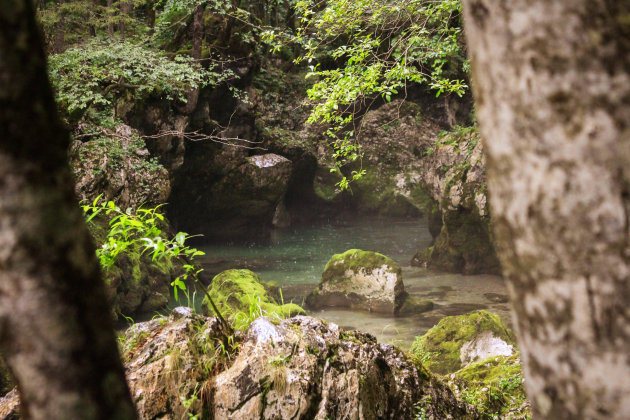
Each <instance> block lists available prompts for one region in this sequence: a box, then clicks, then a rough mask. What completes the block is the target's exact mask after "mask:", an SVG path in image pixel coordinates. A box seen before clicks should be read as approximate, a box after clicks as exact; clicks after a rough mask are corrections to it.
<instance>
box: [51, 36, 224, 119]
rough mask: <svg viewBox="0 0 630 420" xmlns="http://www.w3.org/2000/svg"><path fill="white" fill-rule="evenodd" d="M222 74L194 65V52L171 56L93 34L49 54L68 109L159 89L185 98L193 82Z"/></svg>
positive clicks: (201, 83) (203, 82)
mask: <svg viewBox="0 0 630 420" xmlns="http://www.w3.org/2000/svg"><path fill="white" fill-rule="evenodd" d="M223 77H227V75H225V74H223V75H221V76H220V75H219V74H218V73H213V72H212V71H210V70H207V69H199V68H196V67H195V66H194V65H193V60H192V59H191V58H189V57H183V56H176V57H175V59H174V60H169V59H168V58H167V57H166V55H165V54H164V53H162V52H159V51H155V50H152V49H150V48H147V47H145V46H142V45H138V44H133V43H131V42H128V41H119V42H107V41H101V40H94V41H92V42H90V43H88V44H86V45H84V46H81V47H77V48H71V49H69V50H66V51H65V52H63V53H61V54H57V55H53V56H52V57H50V78H51V81H52V82H53V85H54V87H55V89H56V91H57V100H58V101H59V103H60V104H61V105H62V107H63V108H64V109H66V110H67V111H68V113H69V114H74V113H77V112H82V111H85V110H86V109H87V108H88V107H90V106H91V105H95V104H100V105H105V106H111V105H112V102H113V100H114V97H115V96H116V94H120V92H122V91H125V90H126V91H132V92H133V93H134V94H135V95H137V96H139V95H142V94H147V93H150V94H155V95H159V96H161V97H165V98H167V99H177V100H180V101H183V102H185V101H186V91H187V89H189V88H194V87H197V86H205V85H208V84H214V83H217V82H219V81H220V80H221V79H222V78H223Z"/></svg>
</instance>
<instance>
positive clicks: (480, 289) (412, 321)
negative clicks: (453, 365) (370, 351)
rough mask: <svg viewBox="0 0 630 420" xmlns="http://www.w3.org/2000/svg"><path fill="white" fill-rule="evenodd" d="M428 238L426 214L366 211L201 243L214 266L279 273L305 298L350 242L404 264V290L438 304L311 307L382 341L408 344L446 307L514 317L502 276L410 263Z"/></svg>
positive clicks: (295, 296) (274, 276)
mask: <svg viewBox="0 0 630 420" xmlns="http://www.w3.org/2000/svg"><path fill="white" fill-rule="evenodd" d="M430 243H431V235H430V234H429V231H428V227H427V224H426V221H424V220H422V219H420V220H399V219H380V218H378V219H375V218H365V219H353V220H348V221H342V222H335V223H331V224H323V225H318V226H313V227H300V228H293V229H288V230H284V231H278V232H274V234H273V235H272V237H271V239H269V240H267V241H264V242H259V243H250V244H236V243H232V244H212V245H206V246H202V247H200V249H202V250H203V251H205V252H206V256H204V257H203V259H201V260H200V261H199V262H200V263H202V265H203V266H204V268H205V269H206V270H207V271H208V272H210V273H211V274H216V273H219V272H221V271H222V270H225V269H229V268H247V269H250V270H252V271H255V272H256V273H258V275H260V277H261V278H262V279H263V280H266V281H274V282H276V283H278V284H279V285H280V286H281V287H282V290H283V295H284V299H285V302H287V301H293V302H295V303H298V304H301V303H302V301H303V299H304V298H305V297H306V296H307V295H308V293H309V292H310V291H311V290H312V289H314V288H315V287H316V286H317V284H318V283H319V280H320V278H321V274H322V271H323V269H324V266H325V265H326V262H328V260H329V259H330V257H331V256H332V255H333V254H337V253H341V252H344V251H346V250H348V249H350V248H359V249H363V250H369V251H376V252H380V253H382V254H385V255H387V256H389V257H390V258H392V259H394V260H395V261H396V262H398V263H399V264H400V265H401V266H402V267H403V282H404V284H405V290H406V291H407V292H409V293H410V294H412V295H414V296H418V297H421V298H423V299H430V300H432V301H433V302H434V304H435V307H434V309H433V310H431V311H429V312H425V313H423V314H420V315H413V316H406V317H394V316H386V315H382V314H373V313H369V312H363V311H353V310H349V309H341V308H327V309H324V310H319V311H310V312H309V314H310V315H313V316H316V317H320V318H323V319H325V320H327V321H331V322H334V323H336V324H338V325H340V326H342V327H344V328H347V329H360V330H363V331H367V332H369V333H371V334H373V335H375V336H376V337H377V338H378V339H379V341H382V342H391V343H395V344H397V345H399V346H401V347H402V348H403V349H406V348H408V347H409V345H410V344H411V343H412V342H413V339H414V338H415V337H417V336H419V335H422V334H423V333H425V332H426V331H427V330H428V329H429V328H431V327H432V326H433V325H435V324H436V323H437V322H438V321H439V320H440V319H441V318H442V317H444V316H447V315H458V314H462V313H465V312H468V311H471V310H474V309H481V308H485V309H489V310H491V311H493V312H495V313H498V314H499V315H501V317H502V318H503V319H504V320H505V321H506V322H508V324H509V323H510V318H509V307H508V304H507V303H505V299H506V298H505V295H506V290H505V285H504V282H503V279H502V278H501V277H498V276H491V275H476V276H464V275H458V274H450V273H441V272H435V271H430V270H426V269H423V268H418V267H412V266H410V264H409V261H410V260H411V258H412V256H413V255H414V254H415V253H416V252H417V251H418V250H419V249H421V248H423V247H426V246H429V245H430Z"/></svg>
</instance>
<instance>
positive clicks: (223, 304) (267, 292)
mask: <svg viewBox="0 0 630 420" xmlns="http://www.w3.org/2000/svg"><path fill="white" fill-rule="evenodd" d="M276 290H277V288H276V287H275V286H274V285H273V284H266V283H265V282H263V281H262V280H261V279H260V277H258V275H257V274H256V273H254V272H253V271H250V270H237V269H233V270H226V271H223V272H222V273H219V274H217V275H216V276H215V277H214V278H213V279H212V284H211V286H210V287H209V288H208V293H209V294H210V296H211V297H212V300H213V301H214V303H215V305H216V306H217V309H218V310H219V311H220V312H221V314H222V315H223V316H224V317H229V318H231V319H232V321H233V323H234V324H235V326H236V327H237V328H239V327H246V326H247V325H249V322H251V321H252V320H253V319H254V318H257V317H259V316H271V317H276V318H287V317H290V316H293V315H297V314H304V313H305V311H304V309H302V308H301V307H300V306H298V305H296V304H293V303H287V304H282V303H279V302H277V300H276V299H274V297H273V295H274V294H276V293H277V292H276ZM202 307H203V312H204V314H206V315H211V316H212V315H214V312H213V309H212V307H211V305H210V302H209V301H208V298H207V297H205V298H204V300H203V304H202Z"/></svg>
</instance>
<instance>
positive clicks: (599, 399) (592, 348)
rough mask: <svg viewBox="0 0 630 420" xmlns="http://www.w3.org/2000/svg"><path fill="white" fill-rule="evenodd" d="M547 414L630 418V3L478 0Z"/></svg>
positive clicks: (522, 289) (499, 163)
mask: <svg viewBox="0 0 630 420" xmlns="http://www.w3.org/2000/svg"><path fill="white" fill-rule="evenodd" d="M464 4H465V8H464V12H465V29H466V33H467V37H468V45H469V49H470V55H471V59H472V76H473V77H472V78H473V91H474V95H475V100H476V107H477V116H478V119H479V123H480V128H481V133H482V137H483V138H484V139H485V141H486V147H485V150H486V152H487V157H488V160H487V166H488V190H489V193H490V203H491V210H492V215H493V219H494V228H495V237H496V240H497V251H498V254H499V258H500V260H501V263H502V266H503V270H504V274H505V276H506V278H507V280H508V287H509V290H510V294H511V298H512V306H513V314H514V318H515V324H516V327H517V334H518V338H519V343H520V347H521V351H522V356H523V362H524V366H525V377H526V387H527V392H528V395H529V397H530V399H531V400H532V403H533V408H534V413H535V416H536V417H538V418H545V419H578V418H579V419H585V418H589V419H592V418H602V419H611V418H620V419H621V418H628V416H629V415H630V282H629V277H630V2H629V1H627V0H621V1H617V0H571V1H566V0H511V1H504V0H465V3H464Z"/></svg>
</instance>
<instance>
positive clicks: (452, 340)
mask: <svg viewBox="0 0 630 420" xmlns="http://www.w3.org/2000/svg"><path fill="white" fill-rule="evenodd" d="M485 331H491V332H492V333H493V334H494V335H495V336H496V337H498V338H500V339H502V340H504V341H505V342H506V343H508V344H514V337H513V334H512V333H511V332H510V330H508V329H507V327H506V326H505V325H504V324H503V321H501V318H500V317H499V316H498V315H496V314H493V313H491V312H488V311H485V310H480V311H473V312H470V313H468V314H464V315H458V316H447V317H445V318H443V319H442V320H441V321H440V322H439V323H438V324H437V325H436V326H434V327H433V328H431V329H430V330H429V331H428V332H427V333H426V334H425V335H423V336H422V337H418V338H417V339H416V340H415V341H414V343H413V345H412V346H411V352H412V353H413V354H414V355H415V356H416V357H418V358H419V359H420V360H421V361H422V362H423V363H424V364H425V365H426V366H427V368H428V369H429V370H431V371H432V372H435V373H439V374H447V373H452V372H455V371H457V370H459V369H461V368H462V364H461V360H460V351H461V348H462V346H463V345H464V344H465V343H467V342H469V341H471V340H473V339H474V338H475V337H477V336H478V335H479V334H481V333H482V332H485Z"/></svg>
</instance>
